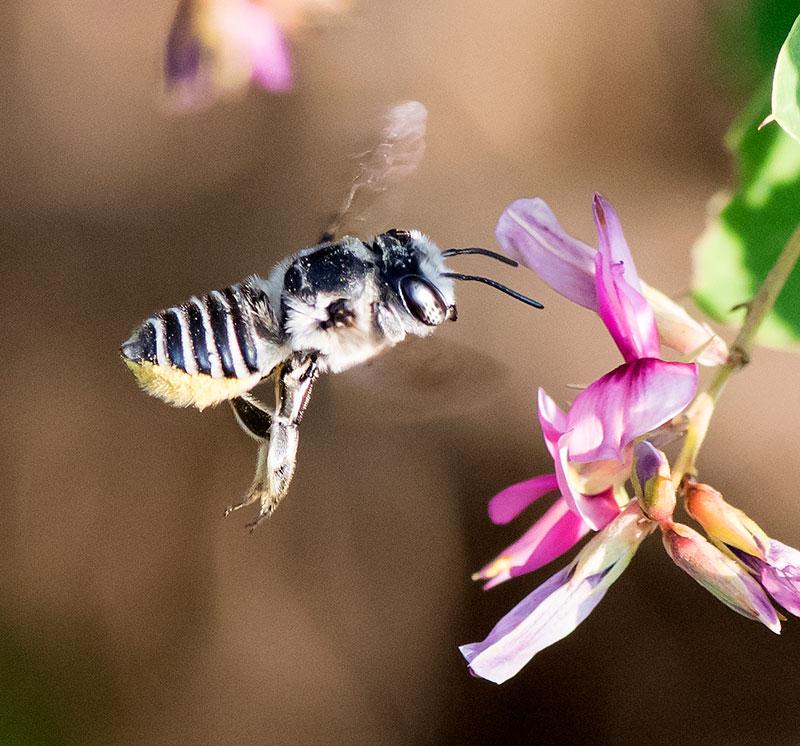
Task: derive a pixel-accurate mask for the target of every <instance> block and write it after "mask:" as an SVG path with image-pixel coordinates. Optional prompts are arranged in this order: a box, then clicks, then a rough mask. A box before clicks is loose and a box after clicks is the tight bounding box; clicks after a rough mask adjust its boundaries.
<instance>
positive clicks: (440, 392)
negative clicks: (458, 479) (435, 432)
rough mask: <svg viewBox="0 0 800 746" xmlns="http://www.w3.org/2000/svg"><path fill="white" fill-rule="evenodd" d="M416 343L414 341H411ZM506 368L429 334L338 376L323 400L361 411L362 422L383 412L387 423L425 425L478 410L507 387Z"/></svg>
mask: <svg viewBox="0 0 800 746" xmlns="http://www.w3.org/2000/svg"><path fill="white" fill-rule="evenodd" d="M415 341H417V340H415ZM510 373H511V369H510V367H509V366H508V365H506V364H505V363H503V362H502V361H500V360H498V359H497V358H494V357H491V356H489V355H487V354H485V353H482V352H479V351H476V350H474V349H473V348H471V347H469V346H467V345H465V344H461V343H459V342H456V341H454V340H450V339H443V338H441V337H436V336H432V337H430V338H428V339H425V340H424V341H422V342H417V344H400V345H398V346H397V347H394V348H392V349H391V350H388V351H387V352H386V354H385V355H380V356H379V357H377V358H374V359H373V360H370V361H368V362H366V363H364V364H362V365H360V366H358V367H355V368H352V369H350V370H349V371H348V372H347V373H346V374H342V375H340V376H338V377H337V378H338V380H337V382H336V387H335V388H334V387H331V391H330V392H329V394H328V396H331V395H332V396H334V397H337V398H338V397H343V398H345V399H346V400H347V401H346V404H345V403H342V405H341V406H337V409H340V410H343V411H348V412H352V411H354V410H356V409H359V408H362V407H363V409H364V411H363V416H364V418H365V419H367V418H370V417H372V418H374V413H375V412H376V411H379V412H383V413H385V415H386V419H387V421H391V422H393V423H395V424H397V423H409V422H431V421H435V420H439V419H442V418H447V417H452V416H453V412H454V411H457V412H459V413H460V414H464V413H466V412H471V411H475V410H478V409H480V408H482V407H485V406H487V405H489V403H490V402H491V401H492V399H493V397H495V396H497V395H498V394H501V393H502V392H503V391H504V390H505V389H506V388H509V387H510V386H511V385H512V378H511V374H510Z"/></svg>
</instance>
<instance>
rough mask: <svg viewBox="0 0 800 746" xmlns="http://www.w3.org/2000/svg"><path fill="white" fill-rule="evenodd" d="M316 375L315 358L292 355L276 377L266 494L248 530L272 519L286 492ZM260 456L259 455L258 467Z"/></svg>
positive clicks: (262, 496)
mask: <svg viewBox="0 0 800 746" xmlns="http://www.w3.org/2000/svg"><path fill="white" fill-rule="evenodd" d="M318 375H319V370H318V368H317V362H316V356H315V355H295V356H293V357H292V358H290V359H289V360H288V361H286V362H285V363H284V364H283V365H282V366H281V368H280V370H278V371H277V372H276V376H275V414H274V416H273V417H272V427H271V428H270V436H269V445H268V448H267V455H266V464H265V470H266V486H267V490H266V492H263V493H262V494H261V495H260V500H261V507H260V509H259V511H258V516H257V517H256V519H255V521H253V523H251V524H250V528H251V529H253V528H255V527H256V526H257V525H258V524H259V523H260V522H261V521H262V520H263V519H264V518H267V517H269V516H270V515H272V513H273V511H274V510H275V508H276V507H277V506H278V503H279V502H280V501H281V500H282V499H283V496H284V495H285V494H286V491H287V490H288V489H289V482H291V480H292V475H293V474H294V466H295V455H296V454H297V443H298V440H299V430H298V425H299V424H300V420H301V419H302V417H303V412H304V411H305V408H306V406H307V405H308V400H309V398H310V396H311V387H312V386H313V385H314V380H315V379H316V378H317V376H318ZM260 457H261V452H259V466H260V465H261V463H260Z"/></svg>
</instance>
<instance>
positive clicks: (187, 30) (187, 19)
mask: <svg viewBox="0 0 800 746" xmlns="http://www.w3.org/2000/svg"><path fill="white" fill-rule="evenodd" d="M196 2H197V0H181V1H180V3H179V4H178V10H177V12H176V13H175V18H174V20H173V21H172V27H171V28H170V30H169V36H168V37H167V49H166V56H165V59H164V75H165V78H166V83H167V86H168V87H173V86H176V85H178V84H180V83H181V82H183V81H185V80H193V79H194V78H195V77H196V76H197V75H198V73H199V71H200V55H201V44H200V39H199V38H198V37H197V35H196V34H195V33H194V29H193V27H194V13H195V12H196V10H195V7H194V6H195V4H196Z"/></svg>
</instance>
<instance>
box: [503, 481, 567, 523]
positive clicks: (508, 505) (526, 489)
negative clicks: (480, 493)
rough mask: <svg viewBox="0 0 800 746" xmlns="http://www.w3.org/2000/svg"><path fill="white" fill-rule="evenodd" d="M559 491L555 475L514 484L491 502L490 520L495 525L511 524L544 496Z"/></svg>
mask: <svg viewBox="0 0 800 746" xmlns="http://www.w3.org/2000/svg"><path fill="white" fill-rule="evenodd" d="M557 489H558V482H557V481H556V477H555V474H542V475H541V476H539V477H534V478H533V479H528V480H526V481H525V482H518V483H517V484H512V485H511V486H510V487H506V488H505V489H504V490H503V491H502V492H498V493H497V494H496V495H495V496H494V497H493V498H492V499H491V500H489V518H490V519H491V521H492V523H495V524H504V523H509V522H510V521H513V520H514V519H515V518H516V517H517V516H518V515H519V514H520V513H521V512H522V511H523V510H525V508H527V507H528V506H529V505H531V504H533V503H534V502H536V500H538V499H539V498H540V497H541V496H542V495H546V494H547V493H548V492H552V491H553V490H557Z"/></svg>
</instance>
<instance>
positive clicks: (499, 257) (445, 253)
mask: <svg viewBox="0 0 800 746" xmlns="http://www.w3.org/2000/svg"><path fill="white" fill-rule="evenodd" d="M461 254H481V255H482V256H488V257H491V258H492V259H497V261H498V262H502V263H503V264H507V265H508V266H509V267H519V264H518V263H517V262H515V261H514V260H513V259H509V258H508V257H507V256H503V255H502V254H498V253H497V252H496V251H489V249H478V248H474V247H469V248H467V249H448V250H447V251H443V252H442V256H443V257H445V258H447V257H449V256H460V255H461Z"/></svg>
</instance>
